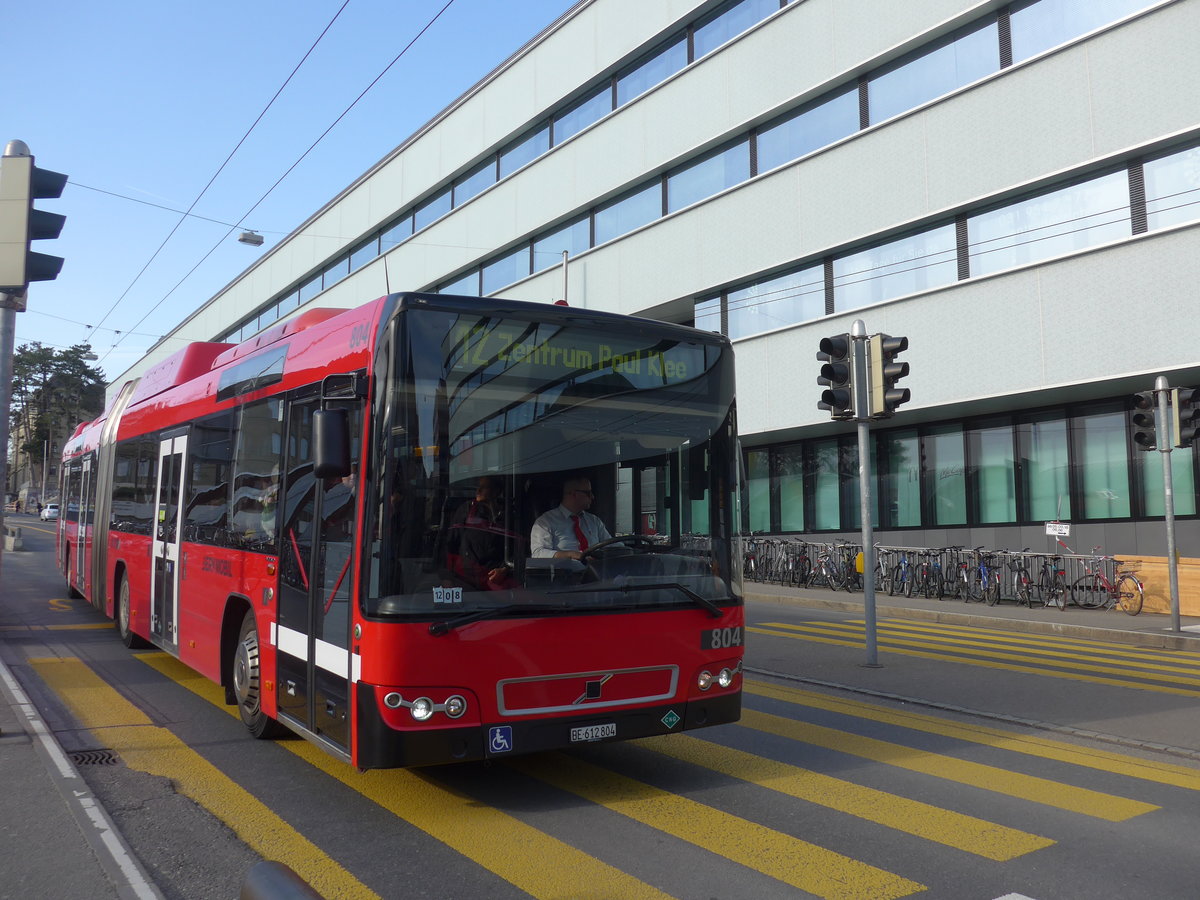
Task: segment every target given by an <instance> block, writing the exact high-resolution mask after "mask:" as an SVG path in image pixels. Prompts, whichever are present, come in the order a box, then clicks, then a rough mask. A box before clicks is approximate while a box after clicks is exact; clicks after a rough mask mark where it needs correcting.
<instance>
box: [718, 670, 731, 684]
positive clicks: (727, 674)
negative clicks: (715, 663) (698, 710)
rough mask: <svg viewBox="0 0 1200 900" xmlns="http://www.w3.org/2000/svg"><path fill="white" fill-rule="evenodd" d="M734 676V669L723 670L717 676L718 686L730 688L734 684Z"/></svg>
mask: <svg viewBox="0 0 1200 900" xmlns="http://www.w3.org/2000/svg"><path fill="white" fill-rule="evenodd" d="M733 675H734V672H733V670H732V669H728V668H726V669H722V670H721V671H720V672H719V673H718V674H717V684H719V685H720V686H721V687H723V688H727V687H729V686H730V685H731V684H733Z"/></svg>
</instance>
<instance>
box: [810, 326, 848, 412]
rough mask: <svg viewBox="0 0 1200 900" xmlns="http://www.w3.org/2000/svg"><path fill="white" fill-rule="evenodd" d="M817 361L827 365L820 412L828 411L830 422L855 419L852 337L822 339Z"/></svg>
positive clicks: (820, 382) (823, 369) (821, 378)
mask: <svg viewBox="0 0 1200 900" xmlns="http://www.w3.org/2000/svg"><path fill="white" fill-rule="evenodd" d="M820 348H821V349H820V352H819V353H817V360H818V361H820V362H822V363H824V365H822V366H821V374H820V376H819V377H818V378H817V384H818V385H820V386H822V387H824V388H825V390H823V391H822V392H821V400H820V402H819V403H818V404H817V409H823V410H828V412H829V416H830V418H833V419H853V418H854V358H853V353H854V342H853V341H852V340H851V338H850V335H849V334H848V333H847V334H835V335H833V336H831V337H826V338H821V344H820Z"/></svg>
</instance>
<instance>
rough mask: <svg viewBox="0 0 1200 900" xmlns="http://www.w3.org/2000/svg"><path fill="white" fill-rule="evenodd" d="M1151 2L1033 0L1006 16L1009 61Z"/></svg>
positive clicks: (1136, 0)
mask: <svg viewBox="0 0 1200 900" xmlns="http://www.w3.org/2000/svg"><path fill="white" fill-rule="evenodd" d="M1149 5H1151V4H1150V3H1149V2H1148V0H1086V2H1081V0H1035V2H1031V3H1028V4H1025V5H1024V6H1023V7H1016V8H1014V9H1013V11H1012V14H1011V15H1010V22H1011V28H1012V54H1013V62H1020V61H1021V60H1023V59H1028V58H1029V57H1031V56H1035V55H1037V54H1038V53H1041V52H1042V51H1043V50H1049V49H1050V48H1051V47H1057V46H1058V45H1059V44H1063V43H1066V42H1067V41H1069V40H1072V39H1074V38H1077V37H1079V36H1080V35H1082V34H1087V33H1088V32H1089V31H1092V30H1094V29H1096V28H1099V27H1100V26H1102V25H1107V24H1108V23H1109V22H1115V21H1116V20H1117V19H1120V18H1123V17H1125V16H1127V15H1129V14H1130V13H1133V12H1137V11H1138V10H1139V9H1145V8H1146V7H1147V6H1149Z"/></svg>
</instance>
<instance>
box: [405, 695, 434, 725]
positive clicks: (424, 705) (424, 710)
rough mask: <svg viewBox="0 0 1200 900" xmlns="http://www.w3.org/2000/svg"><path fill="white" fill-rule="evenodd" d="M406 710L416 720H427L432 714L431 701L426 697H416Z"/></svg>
mask: <svg viewBox="0 0 1200 900" xmlns="http://www.w3.org/2000/svg"><path fill="white" fill-rule="evenodd" d="M408 711H409V712H410V713H411V714H412V717H413V718H414V719H416V720H417V721H418V722H427V721H429V718H430V717H431V716H432V715H433V701H432V700H430V699H429V698H428V697H418V698H417V699H416V700H414V701H413V702H412V706H410V707H409V708H408Z"/></svg>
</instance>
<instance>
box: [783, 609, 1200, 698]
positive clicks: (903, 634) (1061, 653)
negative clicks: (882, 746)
mask: <svg viewBox="0 0 1200 900" xmlns="http://www.w3.org/2000/svg"><path fill="white" fill-rule="evenodd" d="M763 627H765V628H786V629H788V630H792V629H803V630H804V631H806V632H808V631H809V630H810V629H811V633H815V634H849V635H859V634H862V633H863V628H864V627H865V625H863V626H857V625H855V624H852V623H846V624H837V623H833V622H807V623H805V624H804V625H803V626H800V625H785V624H783V623H780V622H764V623H763ZM877 630H878V633H879V634H883V635H890V636H891V637H892V638H893V639H894V640H896V641H901V640H904V641H907V642H908V644H910V645H915V646H919V647H920V646H929V647H935V648H936V647H941V646H946V647H966V648H976V647H978V648H981V649H980V650H978V651H964V652H979V653H982V654H985V655H987V656H992V657H997V658H999V659H1018V660H1020V659H1024V660H1028V659H1030V656H1031V654H1030V653H1028V652H1025V653H1020V654H1016V653H1012V654H1010V653H1003V652H1001V651H1000V650H999V649H997V648H1000V647H1003V648H1005V649H1008V650H1023V649H1026V648H1028V649H1029V650H1033V651H1036V654H1037V657H1036V658H1038V659H1044V660H1046V661H1047V662H1048V663H1050V664H1052V665H1057V664H1061V665H1073V664H1075V663H1078V662H1084V663H1088V664H1089V665H1088V666H1087V668H1089V669H1091V670H1093V671H1096V672H1106V673H1108V674H1117V675H1120V674H1139V673H1137V672H1134V673H1129V672H1128V670H1130V669H1137V670H1141V671H1144V672H1146V673H1147V674H1146V676H1145V677H1147V678H1155V677H1156V676H1160V677H1161V678H1162V679H1163V680H1168V679H1169V680H1170V681H1171V682H1173V683H1174V682H1182V683H1184V684H1194V685H1196V686H1197V687H1200V678H1189V677H1186V676H1189V675H1195V673H1196V666H1194V665H1193V666H1185V667H1178V668H1177V667H1175V666H1166V665H1161V664H1159V663H1155V662H1154V661H1143V660H1141V659H1137V658H1130V659H1127V660H1116V661H1117V662H1121V663H1122V665H1121V666H1120V667H1119V668H1118V667H1109V666H1101V665H1095V664H1094V663H1095V661H1096V659H1097V655H1096V654H1092V653H1069V652H1067V649H1068V648H1056V647H1054V646H1053V645H1052V644H1048V643H1044V642H1042V643H1040V642H1037V641H1006V640H1003V639H1001V640H997V639H996V638H994V637H993V636H991V635H986V634H985V635H979V636H976V635H970V634H966V635H960V634H939V633H937V632H930V631H914V630H912V629H908V628H896V627H894V626H892V625H891V624H881V625H880V626H879V628H878V629H877ZM922 641H924V642H925V643H922ZM1070 649H1075V648H1070ZM1079 649H1083V648H1079ZM1105 655H1106V656H1112V655H1114V654H1113V652H1112V651H1107V653H1106V654H1105ZM1105 661H1108V660H1105ZM1174 662H1178V660H1174ZM1177 675H1182V676H1185V677H1183V678H1177V677H1175V676H1177Z"/></svg>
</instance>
